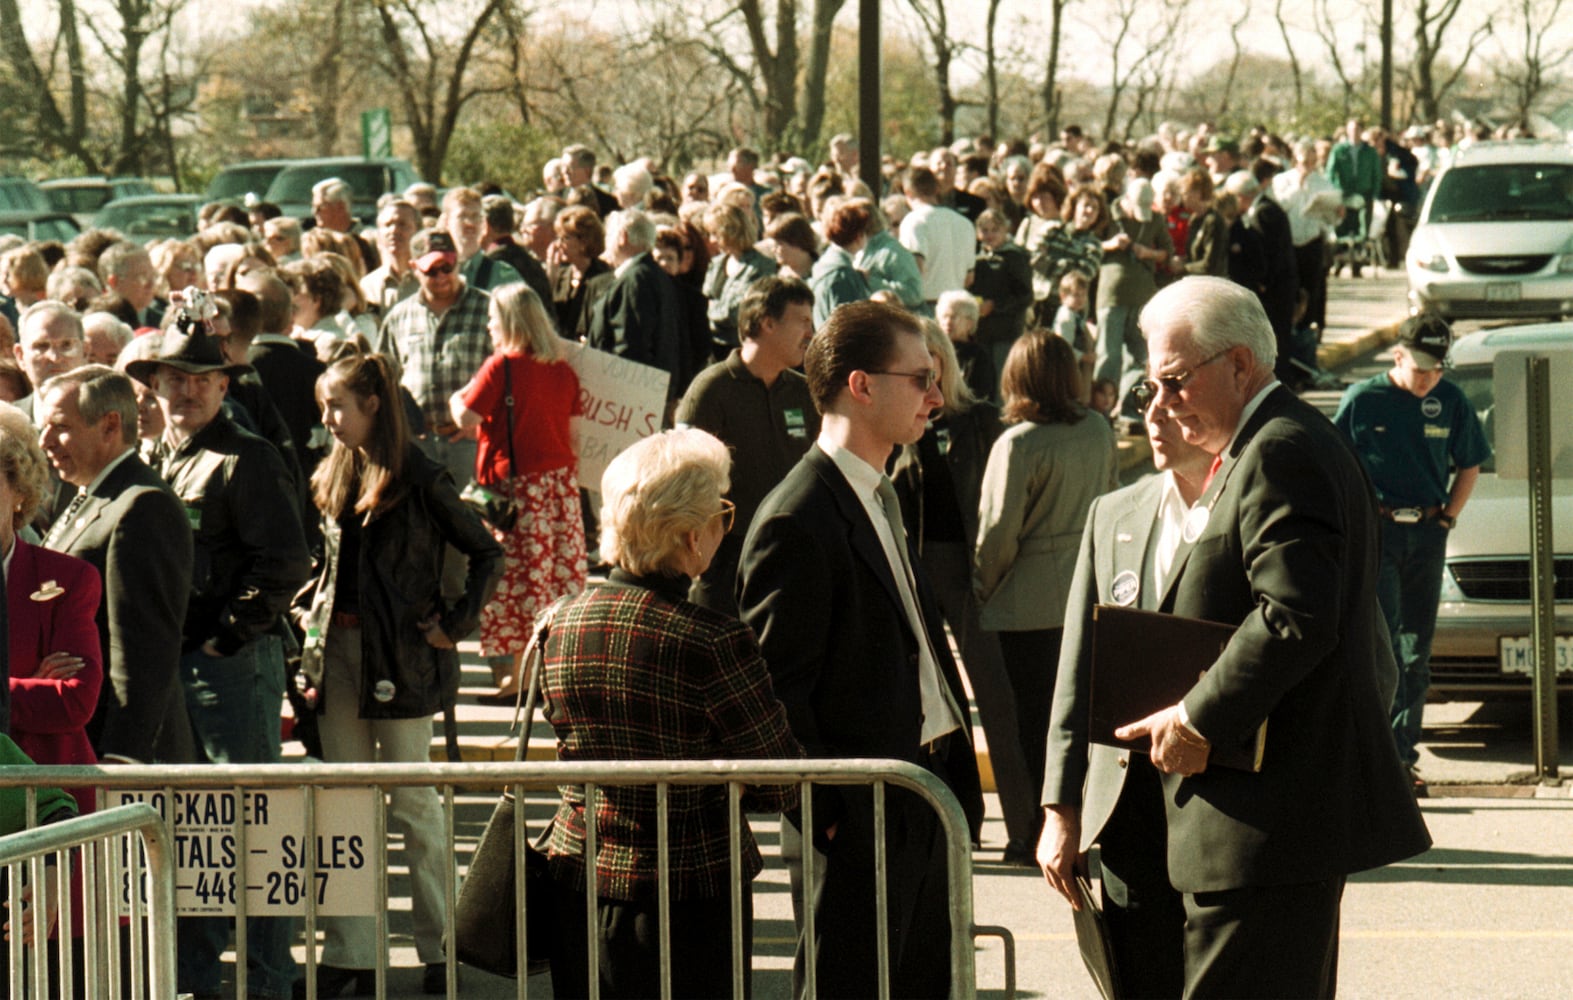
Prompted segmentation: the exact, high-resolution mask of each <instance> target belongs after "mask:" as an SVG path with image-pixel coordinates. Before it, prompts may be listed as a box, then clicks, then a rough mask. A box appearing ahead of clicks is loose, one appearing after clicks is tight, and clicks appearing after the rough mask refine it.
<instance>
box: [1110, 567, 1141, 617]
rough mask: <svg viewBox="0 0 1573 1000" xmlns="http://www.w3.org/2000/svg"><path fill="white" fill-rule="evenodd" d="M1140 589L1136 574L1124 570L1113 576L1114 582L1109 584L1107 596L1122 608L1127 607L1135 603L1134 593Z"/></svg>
mask: <svg viewBox="0 0 1573 1000" xmlns="http://www.w3.org/2000/svg"><path fill="white" fill-rule="evenodd" d="M1140 590H1141V584H1140V583H1138V582H1137V580H1136V574H1135V573H1133V572H1131V571H1130V570H1126V571H1125V572H1123V573H1121V574H1120V575H1119V576H1117V577H1115V578H1114V583H1112V584H1110V585H1109V597H1111V598H1112V599H1113V600H1114V603H1115V604H1118V605H1119V606H1120V607H1122V608H1128V607H1130V606H1131V605H1132V604H1135V603H1136V595H1137V593H1138V592H1139V591H1140Z"/></svg>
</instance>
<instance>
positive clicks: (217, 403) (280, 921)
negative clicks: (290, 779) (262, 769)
mask: <svg viewBox="0 0 1573 1000" xmlns="http://www.w3.org/2000/svg"><path fill="white" fill-rule="evenodd" d="M180 308H182V309H183V310H184V311H185V315H184V316H183V317H182V318H180V319H178V320H177V321H176V323H175V325H174V327H173V328H171V329H170V330H169V331H167V332H166V333H165V334H164V335H163V339H162V343H161V344H160V346H159V350H158V352H157V353H156V354H155V355H154V356H153V357H151V358H147V359H143V360H138V361H133V362H131V363H130V364H128V365H127V366H126V373H127V374H128V375H130V376H131V377H132V378H134V379H136V380H138V381H139V382H142V383H144V384H146V385H148V386H150V387H151V388H152V389H153V391H154V392H155V393H156V394H157V395H158V402H159V407H160V409H161V410H162V411H163V414H164V422H165V426H164V434H163V436H162V438H161V439H160V440H159V443H158V446H157V449H156V451H157V454H156V458H155V464H156V465H157V467H158V469H159V471H160V473H161V474H162V475H163V477H164V480H165V481H166V482H168V483H169V485H170V487H171V488H172V489H173V490H174V491H175V494H176V496H178V497H179V498H180V501H181V503H182V504H183V505H184V506H185V511H186V518H187V520H188V522H189V523H190V525H191V529H192V532H193V534H194V536H195V539H194V542H195V544H194V550H195V562H194V565H195V567H196V569H195V572H194V573H193V575H192V581H191V595H190V599H189V601H188V602H187V605H186V618H185V625H184V628H183V629H182V639H181V659H180V672H181V682H182V684H183V687H184V690H185V700H186V709H187V712H188V713H189V715H190V717H191V723H192V727H193V729H194V730H195V734H196V738H197V747H198V750H199V752H200V753H201V754H202V756H203V757H204V759H206V760H208V761H210V762H212V763H215V764H268V763H275V762H277V761H278V760H279V712H280V708H281V704H282V700H283V694H284V684H285V669H284V649H283V644H282V642H281V638H280V637H281V635H282V634H283V631H282V628H283V627H282V623H281V620H280V615H281V614H282V613H283V611H284V609H285V608H286V607H288V605H289V601H290V598H291V597H292V596H293V595H294V593H295V592H296V591H297V590H299V589H300V587H301V585H302V584H304V583H305V582H306V578H307V577H308V576H309V575H310V573H311V558H310V556H309V555H308V553H307V550H306V541H305V537H304V535H303V534H302V532H301V525H300V514H299V507H298V504H297V501H296V498H295V497H294V496H293V495H291V492H290V478H289V474H288V472H287V471H286V468H285V465H284V461H283V459H281V458H280V457H279V454H278V452H277V451H275V450H274V448H273V446H272V445H271V444H269V443H268V442H267V441H265V440H264V439H262V438H260V437H257V436H256V435H255V434H252V433H249V432H248V431H245V430H242V429H241V428H240V427H238V426H236V424H235V423H234V421H232V420H231V419H230V417H229V416H228V415H227V414H226V413H225V412H224V411H223V402H224V394H225V392H226V390H227V389H228V388H229V380H230V377H231V376H234V375H240V374H243V373H245V372H248V371H250V367H249V366H247V365H237V364H230V363H229V362H228V361H226V360H225V358H224V355H223V352H222V350H221V349H220V346H219V343H218V341H217V340H216V339H215V338H214V337H213V336H212V334H211V333H210V332H209V330H208V328H207V323H206V322H205V321H204V320H203V319H202V318H200V313H201V312H202V310H201V309H200V307H199V306H198V305H196V304H187V305H185V306H182V307H180ZM292 932H293V927H292V925H291V922H290V921H289V920H288V919H287V918H251V919H249V920H248V921H247V928H246V939H247V941H248V942H249V945H250V947H249V949H248V951H249V954H248V955H247V967H248V979H247V986H248V989H249V990H250V991H251V992H252V993H253V995H262V996H281V997H282V996H289V994H290V989H291V987H292V984H293V983H294V979H295V963H294V960H293V959H292V958H291V957H290V950H289V949H290V939H291V936H292ZM228 933H229V927H228V922H227V921H226V920H225V919H223V918H186V919H183V920H182V921H181V927H180V937H181V942H180V963H179V976H178V978H179V985H180V990H181V992H191V993H194V994H197V995H199V996H201V995H209V996H216V995H218V993H219V988H220V968H219V956H220V955H221V954H222V953H223V951H224V948H225V946H226V944H227V935H228Z"/></svg>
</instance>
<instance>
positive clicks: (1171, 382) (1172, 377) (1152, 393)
mask: <svg viewBox="0 0 1573 1000" xmlns="http://www.w3.org/2000/svg"><path fill="white" fill-rule="evenodd" d="M1231 349H1232V348H1228V347H1226V348H1224V349H1223V350H1221V351H1219V352H1218V353H1217V354H1214V355H1213V356H1211V357H1209V358H1207V359H1206V360H1204V361H1200V362H1198V363H1197V365H1196V367H1194V368H1191V369H1188V370H1185V371H1177V372H1173V373H1171V374H1169V375H1159V376H1158V377H1157V378H1149V379H1144V380H1142V381H1141V382H1138V383H1137V384H1136V388H1135V389H1134V390H1132V391H1134V392H1135V393H1136V401H1137V402H1139V403H1141V404H1142V406H1146V405H1147V404H1148V403H1151V402H1152V401H1153V400H1154V399H1157V398H1158V393H1159V392H1160V391H1161V392H1167V393H1168V394H1169V395H1171V396H1178V395H1179V394H1180V393H1181V392H1183V391H1184V390H1185V387H1186V386H1187V385H1189V384H1190V382H1191V379H1193V378H1195V377H1196V373H1197V371H1199V370H1200V369H1202V368H1205V367H1206V366H1208V365H1210V364H1212V363H1213V362H1214V361H1217V360H1218V359H1219V358H1221V357H1223V356H1224V355H1225V354H1228V353H1229V351H1230V350H1231Z"/></svg>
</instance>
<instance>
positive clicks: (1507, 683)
mask: <svg viewBox="0 0 1573 1000" xmlns="http://www.w3.org/2000/svg"><path fill="white" fill-rule="evenodd" d="M1530 349H1533V350H1546V351H1564V350H1565V351H1573V323H1551V324H1544V325H1536V326H1516V327H1506V328H1502V329H1497V330H1485V331H1482V332H1480V333H1474V334H1471V335H1469V336H1467V337H1463V338H1461V339H1460V340H1459V341H1458V342H1457V343H1455V344H1454V345H1453V350H1452V354H1451V358H1452V362H1453V369H1452V370H1451V371H1449V372H1448V374H1447V377H1448V378H1450V379H1452V380H1453V381H1454V382H1456V383H1458V385H1459V386H1460V387H1462V388H1463V390H1464V394H1465V395H1466V396H1468V397H1469V400H1470V402H1471V403H1473V404H1474V407H1475V412H1476V413H1478V414H1479V416H1480V420H1481V423H1482V424H1483V425H1484V426H1485V430H1486V436H1487V438H1488V439H1489V440H1490V441H1491V443H1492V447H1493V449H1496V448H1499V447H1500V445H1501V442H1503V441H1505V440H1507V438H1508V436H1509V435H1518V436H1522V435H1523V434H1524V428H1522V427H1503V426H1501V425H1499V424H1498V423H1497V422H1496V410H1497V407H1496V405H1495V399H1494V397H1493V386H1492V379H1493V367H1494V363H1495V360H1496V357H1497V355H1498V354H1499V353H1500V352H1502V351H1523V350H1530ZM1551 391H1552V393H1553V395H1555V396H1559V397H1561V398H1566V397H1567V396H1568V395H1569V394H1573V384H1557V383H1556V382H1555V381H1554V382H1553V384H1552V387H1551ZM1480 472H1481V474H1480V479H1479V482H1478V483H1477V485H1476V486H1475V492H1474V494H1473V495H1472V496H1471V497H1470V500H1469V504H1468V506H1466V507H1465V508H1464V513H1463V515H1462V516H1461V517H1459V519H1458V526H1457V527H1456V528H1454V529H1453V531H1452V533H1451V534H1450V535H1449V537H1448V542H1447V569H1446V570H1445V571H1444V572H1443V574H1442V603H1441V607H1440V609H1439V613H1438V615H1437V629H1436V639H1435V641H1434V643H1433V644H1432V648H1431V690H1432V692H1433V693H1435V694H1437V695H1440V696H1444V697H1446V696H1458V695H1480V694H1486V693H1491V692H1505V691H1514V690H1517V691H1527V690H1528V687H1529V676H1530V675H1529V670H1530V666H1531V664H1532V662H1533V661H1532V654H1531V646H1530V630H1531V624H1530V623H1531V613H1530V602H1529V583H1530V581H1529V577H1530V573H1529V566H1530V563H1529V492H1528V490H1529V487H1528V483H1527V482H1526V481H1524V480H1522V479H1502V478H1499V477H1498V476H1497V473H1496V466H1495V464H1494V461H1491V460H1488V461H1487V462H1486V464H1485V465H1483V466H1482V467H1481V470H1480ZM1553 486H1554V489H1553V494H1554V500H1553V503H1552V529H1553V532H1554V536H1555V538H1554V540H1555V551H1556V600H1557V609H1556V611H1557V687H1558V690H1559V691H1562V692H1573V483H1569V482H1568V481H1567V480H1555V481H1554V482H1553Z"/></svg>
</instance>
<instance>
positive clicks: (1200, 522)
mask: <svg viewBox="0 0 1573 1000" xmlns="http://www.w3.org/2000/svg"><path fill="white" fill-rule="evenodd" d="M1211 516H1212V511H1210V510H1208V509H1207V508H1206V507H1193V508H1191V512H1190V513H1189V514H1186V515H1185V526H1184V527H1183V528H1181V530H1180V535H1181V537H1183V538H1184V539H1185V541H1186V543H1187V544H1189V543H1191V542H1194V541H1196V540H1197V539H1198V538H1200V537H1202V532H1203V531H1206V530H1207V519H1208V518H1209V517H1211Z"/></svg>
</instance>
